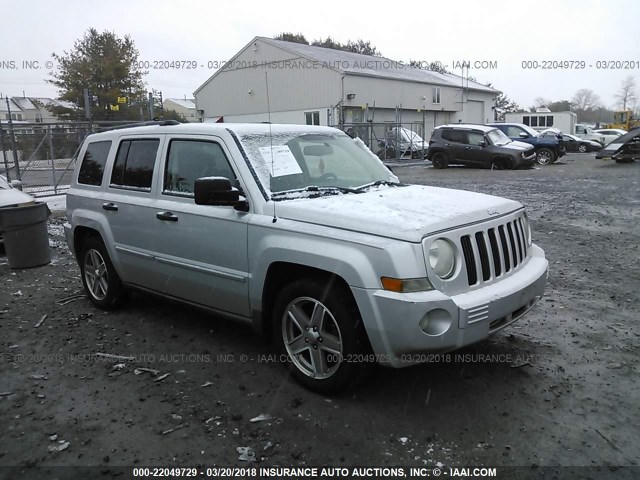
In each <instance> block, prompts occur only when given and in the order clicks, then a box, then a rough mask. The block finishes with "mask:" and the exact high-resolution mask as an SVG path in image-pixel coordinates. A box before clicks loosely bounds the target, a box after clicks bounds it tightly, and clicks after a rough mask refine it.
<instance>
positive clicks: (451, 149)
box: [427, 124, 536, 169]
mask: <svg viewBox="0 0 640 480" xmlns="http://www.w3.org/2000/svg"><path fill="white" fill-rule="evenodd" d="M427 160H431V163H432V164H433V166H434V168H446V167H447V166H448V165H451V164H458V165H469V166H474V167H485V168H497V169H503V168H509V169H511V168H514V169H515V168H527V167H530V166H531V165H533V163H534V162H535V160H536V155H535V153H534V149H533V147H532V146H530V145H526V144H523V143H520V142H513V141H511V140H510V139H509V138H508V137H507V136H506V135H505V134H504V133H502V132H501V131H500V130H498V129H497V128H495V127H487V126H484V125H465V124H455V125H442V126H440V127H437V128H436V129H435V130H434V131H433V134H432V135H431V140H429V150H428V151H427Z"/></svg>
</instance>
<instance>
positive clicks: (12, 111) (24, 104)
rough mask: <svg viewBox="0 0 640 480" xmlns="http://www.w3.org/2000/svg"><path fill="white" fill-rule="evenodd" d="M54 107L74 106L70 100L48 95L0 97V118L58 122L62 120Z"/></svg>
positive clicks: (32, 121)
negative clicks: (57, 98) (53, 110)
mask: <svg viewBox="0 0 640 480" xmlns="http://www.w3.org/2000/svg"><path fill="white" fill-rule="evenodd" d="M52 107H64V108H73V105H72V104H71V103H69V102H65V101H62V100H55V99H53V98H47V97H9V107H8V108H7V98H6V97H0V120H2V121H3V122H5V121H8V120H9V115H11V120H13V121H23V122H29V123H57V122H59V121H60V120H59V119H58V117H57V116H56V115H55V114H54V113H53V112H52V110H51V109H52Z"/></svg>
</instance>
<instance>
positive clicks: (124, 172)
mask: <svg viewBox="0 0 640 480" xmlns="http://www.w3.org/2000/svg"><path fill="white" fill-rule="evenodd" d="M159 145H160V140H159V139H157V138H144V139H133V140H123V141H122V142H121V143H120V146H119V147H118V154H117V155H116V161H115V163H114V165H113V172H112V173H111V186H114V187H124V188H135V189H139V190H144V191H150V190H151V181H152V180H153V168H154V165H155V163H156V155H157V154H158V146H159Z"/></svg>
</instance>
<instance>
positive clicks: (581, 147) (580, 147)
mask: <svg viewBox="0 0 640 480" xmlns="http://www.w3.org/2000/svg"><path fill="white" fill-rule="evenodd" d="M578 152H579V153H587V146H586V145H578Z"/></svg>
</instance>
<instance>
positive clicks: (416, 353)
mask: <svg viewBox="0 0 640 480" xmlns="http://www.w3.org/2000/svg"><path fill="white" fill-rule="evenodd" d="M547 274H548V262H547V260H546V259H545V257H544V252H543V251H542V249H540V248H539V247H537V246H536V245H532V246H531V257H530V258H529V259H528V261H527V263H526V264H525V265H523V266H522V268H520V269H519V270H518V271H516V272H514V273H513V274H512V275H510V276H508V277H507V278H505V279H503V280H500V281H496V282H494V283H492V284H490V285H488V286H486V287H482V288H478V289H475V290H470V291H468V292H466V293H462V294H459V295H453V296H447V295H445V294H443V293H442V292H440V291H437V290H433V291H429V292H416V293H404V294H401V293H394V292H388V291H385V290H372V289H362V288H352V291H353V293H354V296H355V298H356V302H357V303H358V307H359V308H360V311H361V313H362V317H363V321H364V324H365V327H366V329H367V334H368V336H369V341H370V343H371V346H372V348H373V350H374V354H375V358H376V360H377V361H378V362H379V363H382V364H387V365H390V366H393V367H402V366H408V365H413V364H416V363H423V362H425V361H428V356H425V355H424V354H426V353H442V352H448V351H452V350H456V349H458V348H462V347H464V346H467V345H471V344H473V343H476V342H479V341H481V340H484V339H486V338H487V337H488V336H489V335H490V334H493V333H495V332H497V331H498V330H501V329H502V328H504V327H506V326H508V325H510V324H512V323H513V322H515V321H516V320H518V319H519V318H520V317H522V316H523V315H524V314H525V313H526V312H527V311H528V310H529V309H530V308H531V307H532V306H533V305H535V303H536V302H537V301H538V300H539V299H540V298H541V297H542V295H543V293H544V287H545V284H546V280H547ZM421 321H422V323H423V327H425V324H426V332H425V330H424V329H423V327H421V326H420V323H421Z"/></svg>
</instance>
